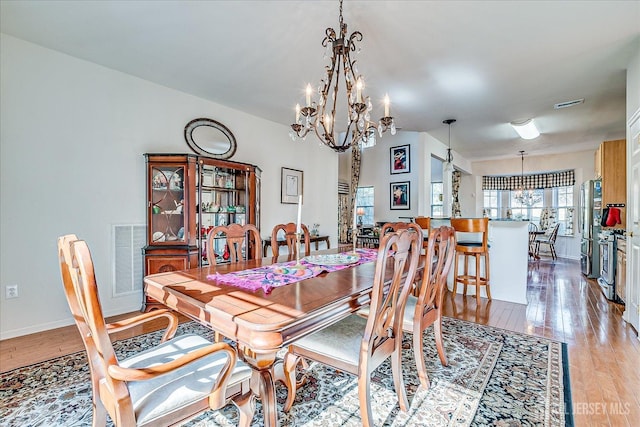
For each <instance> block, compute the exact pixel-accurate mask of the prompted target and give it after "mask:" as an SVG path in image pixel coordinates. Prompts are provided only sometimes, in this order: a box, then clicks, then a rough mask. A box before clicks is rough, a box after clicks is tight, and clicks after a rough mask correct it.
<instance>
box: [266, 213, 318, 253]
mask: <svg viewBox="0 0 640 427" xmlns="http://www.w3.org/2000/svg"><path fill="white" fill-rule="evenodd" d="M296 228H297V225H296V223H294V222H290V223H288V224H278V225H276V226H275V227H273V230H272V231H271V251H272V253H273V256H274V257H277V256H278V255H280V246H279V245H278V234H279V233H280V231H282V232H283V233H284V239H285V241H286V242H287V248H288V250H289V254H290V255H291V256H292V257H296V256H298V252H299V251H300V246H299V245H298V242H296ZM300 228H301V230H302V233H301V236H300V239H304V256H309V255H311V235H310V234H309V228H308V227H307V226H306V225H304V224H300ZM301 256H302V255H301Z"/></svg>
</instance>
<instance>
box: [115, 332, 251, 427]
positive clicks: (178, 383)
mask: <svg viewBox="0 0 640 427" xmlns="http://www.w3.org/2000/svg"><path fill="white" fill-rule="evenodd" d="M210 344H211V342H210V341H208V340H207V339H205V338H203V337H201V336H199V335H194V334H186V335H180V336H177V337H175V338H173V339H171V340H169V341H167V342H164V343H161V344H160V345H158V346H157V347H154V348H152V349H149V350H147V351H143V352H141V353H138V354H136V355H134V356H132V357H130V358H128V359H125V360H122V361H120V365H121V366H123V367H127V368H141V367H148V366H154V365H159V364H161V363H166V362H169V361H171V360H175V359H178V358H179V357H180V356H182V355H185V354H187V353H189V352H191V351H194V350H196V349H199V348H202V347H206V346H208V345H210ZM226 360H227V357H226V353H224V352H219V353H215V354H212V355H209V356H207V357H203V358H202V359H200V360H197V361H195V362H193V363H190V364H188V365H186V366H184V367H182V368H180V369H177V370H175V371H173V372H170V373H167V374H165V375H160V376H158V377H156V378H153V379H151V380H146V381H130V382H128V383H127V386H128V387H129V393H130V395H131V400H132V403H133V408H134V411H135V414H136V420H137V421H138V424H146V423H149V422H152V421H153V420H155V419H157V418H160V417H162V416H164V415H166V414H167V413H169V412H173V411H174V410H175V409H176V408H181V407H185V406H188V405H190V404H193V403H195V402H197V401H199V400H202V399H204V398H206V397H207V396H208V395H209V394H210V393H211V389H212V387H213V386H214V384H215V381H216V379H217V378H218V375H219V373H220V370H221V369H222V367H223V366H224V364H225V362H226ZM250 376H251V368H250V367H249V366H248V365H246V364H245V363H244V362H242V361H239V360H238V361H237V363H236V366H235V369H234V371H233V374H232V376H231V379H230V380H229V383H228V386H227V387H230V386H232V385H234V384H238V383H240V382H242V381H245V380H247V379H248V378H249V377H250Z"/></svg>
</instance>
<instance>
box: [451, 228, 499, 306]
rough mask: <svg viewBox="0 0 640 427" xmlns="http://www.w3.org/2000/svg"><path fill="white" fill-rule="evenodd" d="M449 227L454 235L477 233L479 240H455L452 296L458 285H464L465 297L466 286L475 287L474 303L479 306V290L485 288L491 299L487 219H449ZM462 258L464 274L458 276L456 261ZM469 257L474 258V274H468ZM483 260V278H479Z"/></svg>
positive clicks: (465, 293)
mask: <svg viewBox="0 0 640 427" xmlns="http://www.w3.org/2000/svg"><path fill="white" fill-rule="evenodd" d="M451 226H452V227H453V228H454V229H455V230H456V233H465V234H467V233H479V234H481V239H480V240H476V241H469V240H465V237H464V236H463V237H462V238H460V239H457V243H456V259H455V263H454V267H453V275H454V277H453V294H454V295H455V294H456V291H457V288H458V283H462V284H463V285H464V292H463V295H467V285H471V286H475V287H476V303H477V304H478V306H479V305H480V288H481V287H482V286H485V289H486V292H487V298H488V299H491V291H490V289H489V244H488V235H489V218H451ZM461 256H462V257H464V273H463V274H459V271H458V260H459V259H460V257H461ZM469 257H473V258H475V273H474V274H469ZM481 259H482V260H484V276H481V269H480V260H481Z"/></svg>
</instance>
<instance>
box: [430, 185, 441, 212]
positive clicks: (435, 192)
mask: <svg viewBox="0 0 640 427" xmlns="http://www.w3.org/2000/svg"><path fill="white" fill-rule="evenodd" d="M442 188H443V187H442V183H441V182H432V183H431V216H435V217H439V216H443V214H444V211H443V209H442V193H443V190H442Z"/></svg>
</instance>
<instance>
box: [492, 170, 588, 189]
mask: <svg viewBox="0 0 640 427" xmlns="http://www.w3.org/2000/svg"><path fill="white" fill-rule="evenodd" d="M575 183H576V179H575V173H574V170H573V169H571V170H566V171H558V172H547V173H537V174H530V175H524V176H522V175H513V176H483V177H482V189H483V190H518V189H520V188H522V187H524V188H531V189H541V188H554V187H566V186H569V185H574V184H575Z"/></svg>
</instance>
